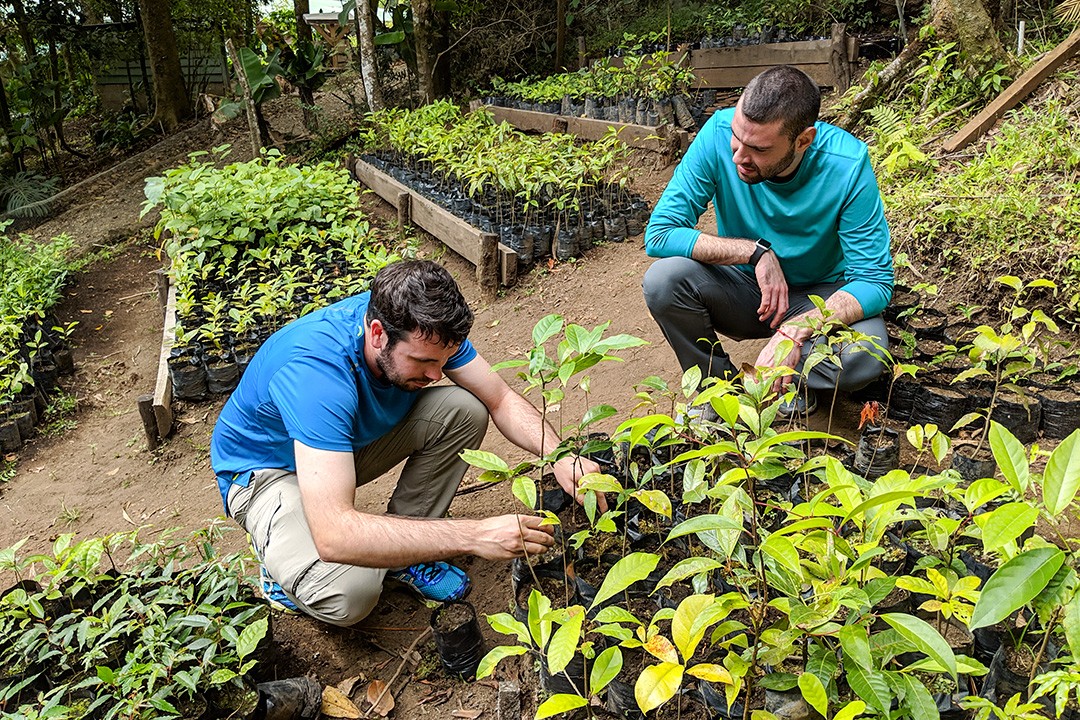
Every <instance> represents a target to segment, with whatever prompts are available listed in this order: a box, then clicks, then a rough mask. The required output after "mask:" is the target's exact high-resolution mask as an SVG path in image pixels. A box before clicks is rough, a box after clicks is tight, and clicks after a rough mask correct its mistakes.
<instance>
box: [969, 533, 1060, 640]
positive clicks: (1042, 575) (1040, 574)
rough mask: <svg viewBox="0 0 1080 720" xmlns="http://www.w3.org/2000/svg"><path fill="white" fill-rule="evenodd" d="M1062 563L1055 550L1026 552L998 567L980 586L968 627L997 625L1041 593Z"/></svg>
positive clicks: (1045, 548)
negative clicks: (983, 584) (984, 583)
mask: <svg viewBox="0 0 1080 720" xmlns="http://www.w3.org/2000/svg"><path fill="white" fill-rule="evenodd" d="M1064 562H1065V553H1063V552H1062V551H1061V550H1059V549H1058V548H1056V547H1041V548H1035V549H1034V550H1028V551H1027V552H1025V553H1021V554H1020V555H1017V556H1016V557H1014V558H1013V559H1012V560H1009V561H1008V562H1007V563H1005V564H1004V565H1002V566H1001V567H999V568H998V569H997V570H996V571H995V572H994V574H993V575H991V576H990V579H989V580H987V581H986V585H985V586H983V589H982V594H980V595H979V600H978V602H976V603H975V609H974V611H972V613H971V622H970V623H968V627H969V628H970V629H972V630H975V629H976V628H981V627H986V626H988V625H993V624H994V623H997V622H1000V621H1002V620H1004V619H1005V618H1007V617H1008V616H1009V615H1011V614H1012V613H1013V612H1014V611H1016V610H1018V609H1020V608H1021V607H1023V606H1024V605H1026V604H1027V603H1029V602H1031V601H1032V600H1033V599H1034V598H1035V596H1036V595H1038V594H1039V593H1040V592H1042V591H1043V588H1045V587H1046V586H1047V584H1048V583H1049V582H1050V580H1051V579H1052V578H1053V577H1054V575H1055V574H1056V573H1057V571H1058V568H1060V567H1061V565H1062V563H1064Z"/></svg>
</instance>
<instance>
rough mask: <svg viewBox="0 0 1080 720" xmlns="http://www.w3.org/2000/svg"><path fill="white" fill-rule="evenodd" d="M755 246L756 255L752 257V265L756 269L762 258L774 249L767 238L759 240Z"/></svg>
mask: <svg viewBox="0 0 1080 720" xmlns="http://www.w3.org/2000/svg"><path fill="white" fill-rule="evenodd" d="M754 245H755V247H754V254H753V255H751V256H750V264H751V265H753V266H755V267H756V266H757V264H758V260H760V259H761V256H762V255H764V254H765V253H767V252H769V250H771V249H772V243H771V242H769V241H768V240H766V239H765V238H758V239H757V242H755V243H754Z"/></svg>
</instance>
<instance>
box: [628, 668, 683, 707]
mask: <svg viewBox="0 0 1080 720" xmlns="http://www.w3.org/2000/svg"><path fill="white" fill-rule="evenodd" d="M682 678H683V666H682V665H679V664H677V663H669V662H662V663H658V664H656V665H650V666H648V667H647V668H645V669H644V670H642V671H641V674H640V675H638V679H637V682H636V683H634V698H635V699H636V700H637V704H638V707H639V708H641V711H642V712H646V713H647V712H650V711H651V710H654V709H656V708H658V707H660V706H661V705H663V704H664V703H666V702H667V701H668V700H670V699H671V698H673V697H674V696H675V693H677V692H678V691H679V687H680V686H681V685H682Z"/></svg>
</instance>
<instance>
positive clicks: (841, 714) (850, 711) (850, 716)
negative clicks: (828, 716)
mask: <svg viewBox="0 0 1080 720" xmlns="http://www.w3.org/2000/svg"><path fill="white" fill-rule="evenodd" d="M864 712H866V703H864V702H863V701H862V700H852V701H851V702H849V703H848V704H847V705H845V706H844V707H842V708H841V709H840V710H838V711H837V712H836V714H835V715H833V720H855V718H857V717H859V716H860V715H862V714H863V713H864Z"/></svg>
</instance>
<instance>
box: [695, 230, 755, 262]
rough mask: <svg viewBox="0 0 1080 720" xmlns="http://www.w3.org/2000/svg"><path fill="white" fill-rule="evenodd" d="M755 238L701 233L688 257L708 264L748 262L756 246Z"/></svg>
mask: <svg viewBox="0 0 1080 720" xmlns="http://www.w3.org/2000/svg"><path fill="white" fill-rule="evenodd" d="M755 242H756V239H755V240H748V239H746V238H732V237H717V236H716V235H709V234H708V233H701V234H700V235H699V236H698V239H697V243H695V244H694V250H693V252H692V253H691V255H690V257H692V258H693V259H694V260H697V261H698V262H703V263H708V264H710V265H743V264H745V263H748V262H750V256H751V255H753V254H754V250H755V249H756V248H757V246H756V245H755V244H754V243H755Z"/></svg>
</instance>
